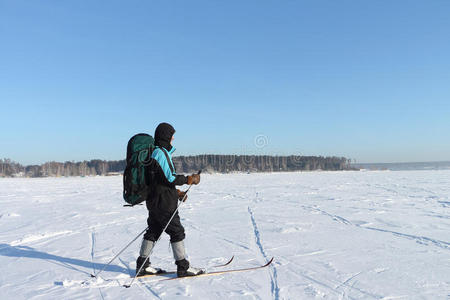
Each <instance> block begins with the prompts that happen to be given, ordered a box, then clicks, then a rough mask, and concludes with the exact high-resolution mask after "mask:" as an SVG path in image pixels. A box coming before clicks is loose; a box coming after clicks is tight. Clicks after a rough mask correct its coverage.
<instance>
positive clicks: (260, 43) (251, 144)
mask: <svg viewBox="0 0 450 300" xmlns="http://www.w3.org/2000/svg"><path fill="white" fill-rule="evenodd" d="M449 11H450V1H446V0H443V1H437V0H436V1H413V0H408V1H356V0H355V1H331V0H330V1H260V0H259V1H247V0H245V1H213V0H205V1H197V0H189V1H185V0H179V1H150V0H145V1H75V0H73V1H38V0H36V1H22V0H0V107H1V118H0V128H1V131H0V157H8V158H11V159H13V160H15V161H18V162H21V163H24V164H31V163H42V162H45V161H50V160H56V161H66V160H75V161H79V160H84V159H93V158H102V159H122V158H123V157H124V156H125V147H126V142H127V141H128V138H129V137H131V135H133V134H134V133H138V132H149V133H153V131H154V128H155V127H156V125H157V124H158V123H160V122H169V123H171V124H173V125H174V127H175V129H176V130H177V133H176V135H175V143H174V144H175V147H176V148H177V152H176V153H177V154H179V155H181V154H184V155H188V154H203V153H218V154H229V153H238V154H244V153H249V154H303V155H337V156H345V157H348V158H351V159H354V160H356V161H358V162H402V161H438V160H450V120H449V116H450V54H449V53H450V39H449V36H450V18H449V17H448V12H449ZM258 136H263V137H264V138H263V142H264V145H265V146H264V147H257V146H256V145H255V139H256V138H257V137H258Z"/></svg>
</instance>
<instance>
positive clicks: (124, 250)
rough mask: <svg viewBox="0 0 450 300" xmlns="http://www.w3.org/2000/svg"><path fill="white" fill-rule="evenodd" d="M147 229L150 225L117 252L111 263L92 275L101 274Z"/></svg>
mask: <svg viewBox="0 0 450 300" xmlns="http://www.w3.org/2000/svg"><path fill="white" fill-rule="evenodd" d="M147 229H148V227H147V228H145V229H144V230H142V232H141V233H139V235H138V236H137V237H135V238H134V239H133V240H132V241H131V242H129V243H128V245H126V246H125V247H124V248H123V249H122V250H120V252H119V253H117V255H116V256H114V257H113V258H112V259H111V260H110V261H109V263H107V264H106V265H105V266H104V267H103V269H101V270H100V271H99V272H97V274H91V277H95V278H96V277H97V276H98V274H100V273H101V272H103V271H104V270H105V269H106V267H107V266H109V265H110V264H111V263H112V262H113V261H114V260H115V259H116V258H117V257H119V255H120V254H122V252H123V251H125V249H127V248H128V247H129V246H130V245H131V244H133V242H134V241H135V240H137V239H138V238H139V237H140V236H141V235H142V234H143V233H144V232H146V231H147Z"/></svg>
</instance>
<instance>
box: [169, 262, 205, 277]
mask: <svg viewBox="0 0 450 300" xmlns="http://www.w3.org/2000/svg"><path fill="white" fill-rule="evenodd" d="M175 264H176V265H177V276H178V277H186V276H196V275H200V274H203V273H205V271H204V270H202V269H198V268H194V267H190V266H189V261H188V260H186V259H181V260H177V261H176V262H175Z"/></svg>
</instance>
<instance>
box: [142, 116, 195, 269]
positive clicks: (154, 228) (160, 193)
mask: <svg viewBox="0 0 450 300" xmlns="http://www.w3.org/2000/svg"><path fill="white" fill-rule="evenodd" d="M174 133H175V129H174V128H173V127H172V125H170V124H168V123H161V124H159V125H158V127H156V130H155V145H156V148H155V150H154V151H153V153H152V158H153V159H155V160H156V161H157V166H156V169H157V170H156V171H157V174H156V178H155V180H154V181H155V182H153V184H154V186H153V191H152V193H151V195H150V196H149V198H148V199H147V201H146V205H147V209H148V211H149V216H148V219H147V224H148V226H149V227H148V230H147V231H146V233H145V234H144V239H143V240H142V244H141V249H140V252H139V257H138V259H137V261H136V274H137V276H142V275H148V274H158V273H163V272H164V271H163V270H161V269H160V268H155V267H152V266H151V263H150V259H147V261H146V257H148V256H149V254H150V253H151V251H152V249H153V246H154V245H155V241H157V240H158V238H159V236H160V235H161V234H162V230H163V229H164V227H165V226H166V225H167V222H168V221H169V219H170V217H171V216H172V214H173V213H174V211H175V210H176V209H177V206H178V201H179V200H182V199H183V197H184V196H185V192H182V191H180V190H178V189H176V188H175V186H176V185H183V184H189V185H191V184H199V182H200V175H199V174H192V175H190V176H184V175H177V174H176V171H175V167H174V165H173V162H172V153H173V152H174V151H175V148H174V147H172V141H173V139H174V137H173V135H174ZM185 199H186V198H185ZM166 233H167V234H168V235H169V236H170V243H171V246H172V251H173V256H174V259H175V264H176V265H177V276H178V277H185V276H195V275H199V274H202V273H204V270H202V269H198V268H194V267H191V266H190V264H189V261H188V260H187V259H186V254H185V249H184V238H185V234H184V227H183V225H181V222H180V217H179V215H178V212H177V213H176V214H175V216H174V217H173V219H172V221H170V224H169V225H168V227H167V229H166ZM143 264H144V265H143ZM142 265H143V266H142ZM141 266H142V268H141ZM139 269H140V270H141V271H140V272H139V274H138V273H137V272H138V271H139Z"/></svg>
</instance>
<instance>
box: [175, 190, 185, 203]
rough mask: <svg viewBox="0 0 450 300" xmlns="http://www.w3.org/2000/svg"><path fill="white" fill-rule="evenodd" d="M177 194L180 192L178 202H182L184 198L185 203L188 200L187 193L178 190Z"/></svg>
mask: <svg viewBox="0 0 450 300" xmlns="http://www.w3.org/2000/svg"><path fill="white" fill-rule="evenodd" d="M177 192H178V200H180V201H182V200H183V198H184V201H186V200H187V195H186V192H183V191H180V190H177ZM185 195H186V197H185Z"/></svg>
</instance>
